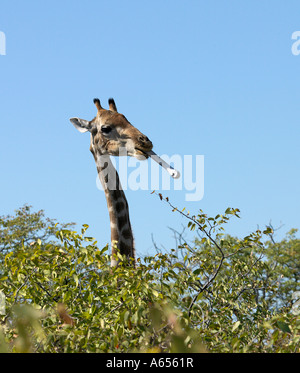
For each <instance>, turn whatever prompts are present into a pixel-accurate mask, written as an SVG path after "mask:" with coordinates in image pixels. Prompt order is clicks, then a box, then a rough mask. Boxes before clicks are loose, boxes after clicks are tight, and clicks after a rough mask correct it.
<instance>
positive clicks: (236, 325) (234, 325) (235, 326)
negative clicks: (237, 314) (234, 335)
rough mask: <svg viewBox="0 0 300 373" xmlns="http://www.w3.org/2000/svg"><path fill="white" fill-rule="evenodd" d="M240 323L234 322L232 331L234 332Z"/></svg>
mask: <svg viewBox="0 0 300 373" xmlns="http://www.w3.org/2000/svg"><path fill="white" fill-rule="evenodd" d="M240 324H241V322H240V321H236V322H235V323H234V324H233V327H232V331H233V332H234V331H235V330H236V329H237V328H238V327H239V326H240Z"/></svg>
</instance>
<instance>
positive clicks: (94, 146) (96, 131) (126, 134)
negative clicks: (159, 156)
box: [70, 98, 153, 160]
mask: <svg viewBox="0 0 300 373" xmlns="http://www.w3.org/2000/svg"><path fill="white" fill-rule="evenodd" d="M108 103H109V110H106V109H104V108H102V106H101V104H100V100H99V99H98V98H95V99H94V104H95V105H96V108H97V115H96V117H95V118H94V119H92V120H91V121H88V120H85V119H80V118H70V121H71V123H72V124H73V125H74V126H75V127H76V128H77V129H78V131H80V132H87V131H89V132H90V133H91V148H90V150H91V151H92V153H98V154H100V155H114V156H119V155H125V154H126V155H129V156H131V157H136V158H138V159H141V160H142V159H145V158H148V157H149V155H148V152H149V151H151V150H152V147H153V145H152V142H151V141H150V140H149V139H148V137H147V136H145V135H144V134H142V133H141V132H140V131H139V130H138V129H137V128H135V127H134V126H133V125H132V124H131V123H130V122H129V121H128V120H127V119H126V118H125V116H124V115H123V114H120V113H118V111H117V107H116V104H115V101H114V100H113V99H112V98H110V99H109V100H108ZM121 150H122V151H121ZM124 150H126V152H125V151H124ZM124 153H125V154H124Z"/></svg>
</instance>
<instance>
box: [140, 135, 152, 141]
mask: <svg viewBox="0 0 300 373" xmlns="http://www.w3.org/2000/svg"><path fill="white" fill-rule="evenodd" d="M139 141H140V142H143V143H145V142H150V140H149V139H148V137H147V136H140V137H139Z"/></svg>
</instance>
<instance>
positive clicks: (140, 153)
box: [134, 148, 149, 160]
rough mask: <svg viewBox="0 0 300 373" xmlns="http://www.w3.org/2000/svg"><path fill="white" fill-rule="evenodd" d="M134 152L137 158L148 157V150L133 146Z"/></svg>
mask: <svg viewBox="0 0 300 373" xmlns="http://www.w3.org/2000/svg"><path fill="white" fill-rule="evenodd" d="M134 150H135V154H134V157H136V158H138V159H141V160H142V159H145V158H146V159H148V158H149V154H148V152H145V151H144V150H142V149H140V148H135V149H134Z"/></svg>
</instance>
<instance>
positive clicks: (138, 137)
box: [70, 98, 153, 267]
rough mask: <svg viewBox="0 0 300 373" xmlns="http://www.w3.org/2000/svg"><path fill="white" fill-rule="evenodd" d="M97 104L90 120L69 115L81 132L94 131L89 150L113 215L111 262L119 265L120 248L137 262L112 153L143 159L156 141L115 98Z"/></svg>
mask: <svg viewBox="0 0 300 373" xmlns="http://www.w3.org/2000/svg"><path fill="white" fill-rule="evenodd" d="M94 104H95V105H96V108H97V115H96V117H95V118H94V119H92V120H91V121H88V120H85V119H80V118H77V117H74V118H70V121H71V123H72V124H73V125H74V126H75V128H76V129H77V130H78V131H79V132H82V133H83V132H87V131H89V132H90V134H91V136H90V151H91V153H92V154H93V157H94V160H95V163H96V168H97V172H98V176H99V179H100V181H101V184H102V187H103V190H104V192H105V197H106V202H107V208H108V212H109V218H110V229H111V254H112V255H111V266H112V267H114V266H117V265H118V260H117V256H116V252H117V250H118V251H119V252H120V254H121V255H125V256H126V257H127V258H128V259H132V262H133V264H134V265H135V246H134V238H133V233H132V228H131V224H130V219H129V207H128V202H127V199H126V197H125V193H124V191H123V189H122V186H121V183H120V180H119V175H118V173H117V171H116V169H115V168H114V166H113V164H112V161H111V159H110V156H111V155H113V156H119V155H128V156H132V157H135V158H137V159H139V160H144V159H147V158H148V157H149V154H148V152H151V150H152V148H153V145H152V142H151V141H150V140H149V139H148V137H147V136H145V135H144V134H142V133H141V132H140V131H139V130H138V129H137V128H135V127H134V126H133V125H132V124H131V123H130V122H129V121H128V120H127V119H126V117H125V116H124V115H123V114H120V113H118V111H117V107H116V104H115V101H114V99H112V98H110V99H109V100H108V104H109V109H108V110H106V109H104V108H103V107H102V106H101V103H100V100H99V99H98V98H95V99H94ZM124 150H125V151H124ZM124 153H125V154H124ZM150 154H151V153H150Z"/></svg>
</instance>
